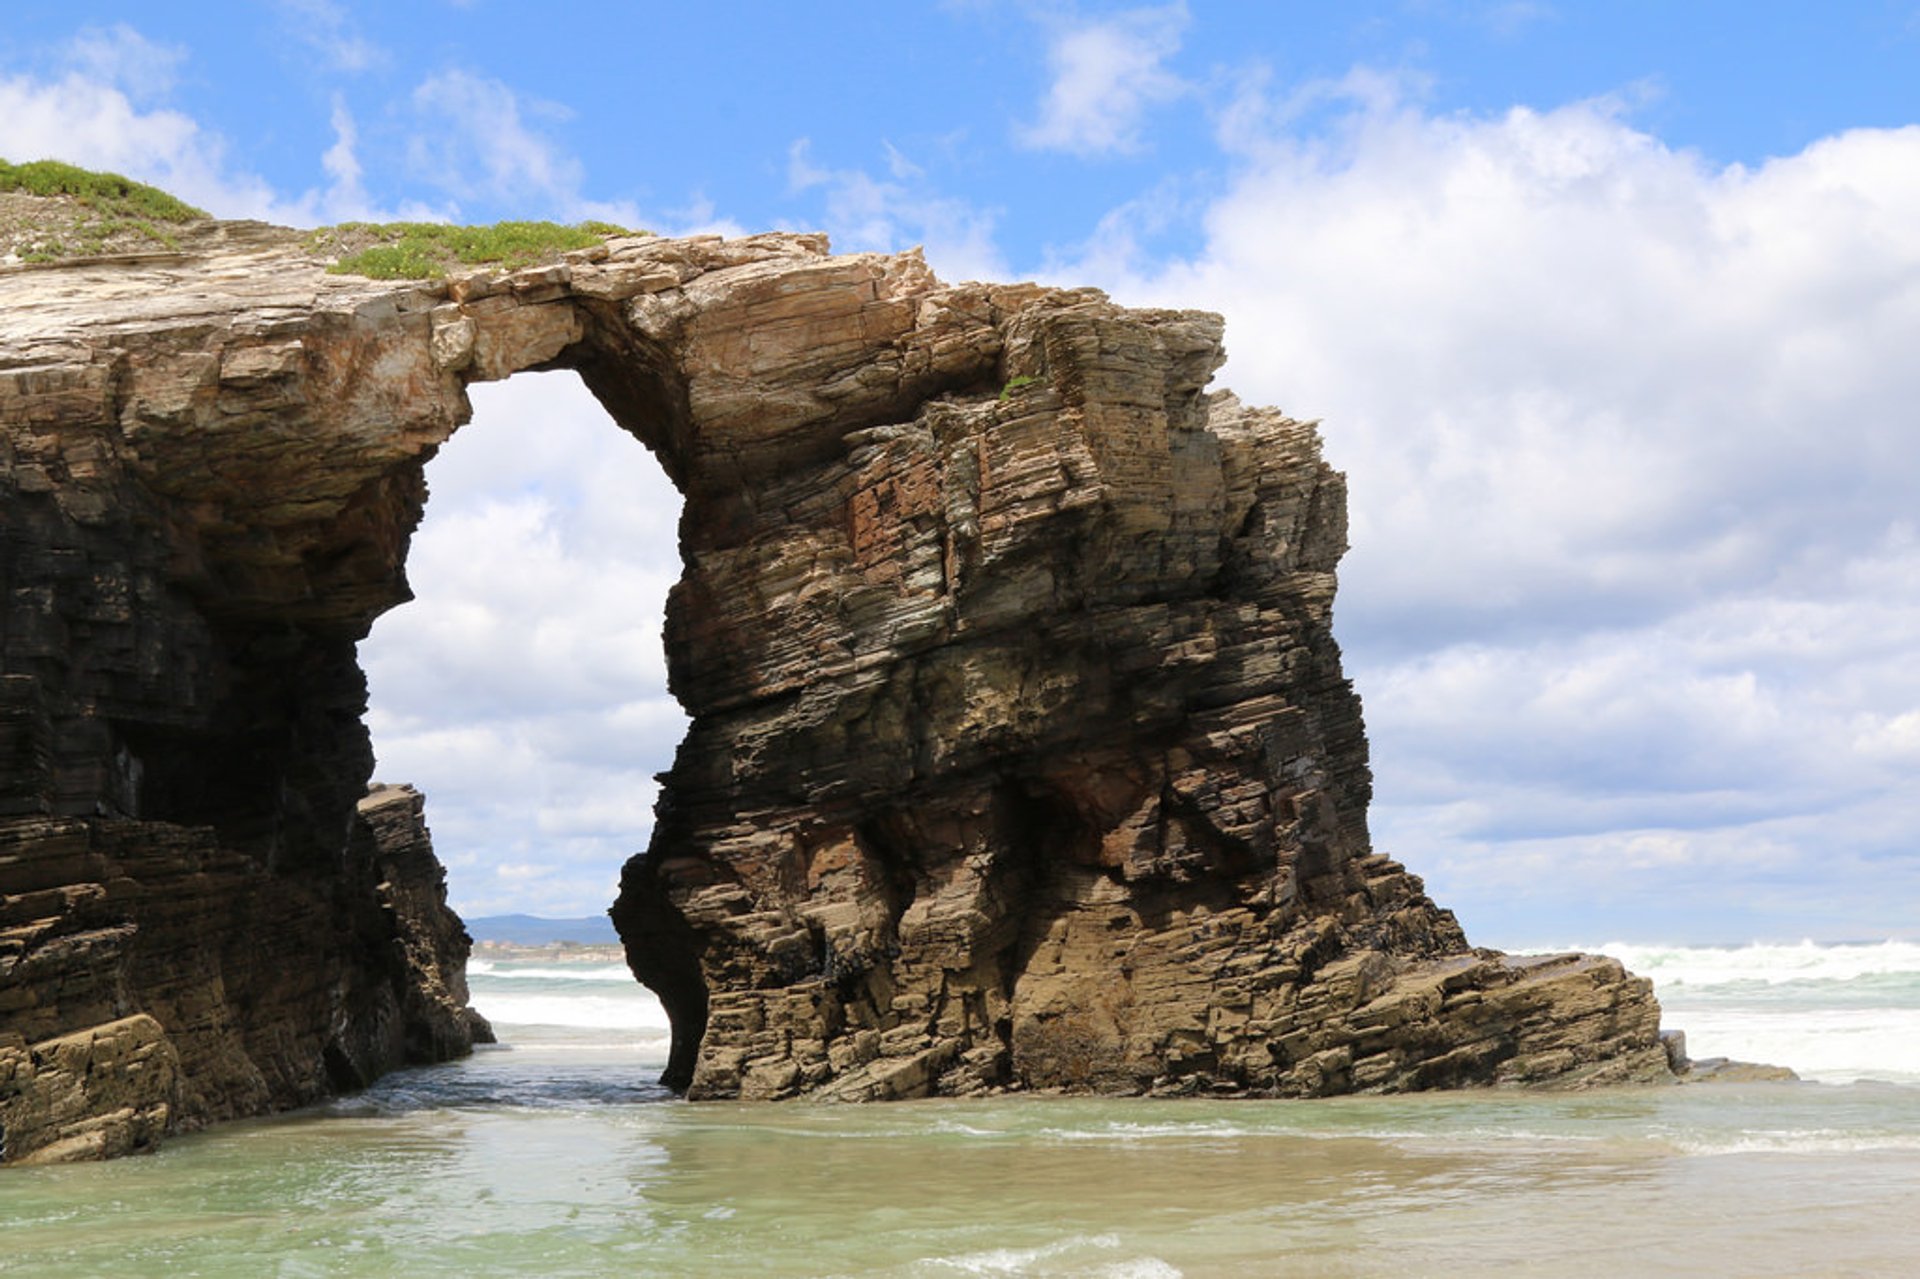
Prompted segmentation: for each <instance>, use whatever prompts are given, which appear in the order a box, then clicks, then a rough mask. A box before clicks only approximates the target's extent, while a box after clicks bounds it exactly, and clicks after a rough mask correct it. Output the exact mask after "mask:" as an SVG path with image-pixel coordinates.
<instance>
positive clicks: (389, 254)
mask: <svg viewBox="0 0 1920 1279" xmlns="http://www.w3.org/2000/svg"><path fill="white" fill-rule="evenodd" d="M647 234H650V232H646V231H629V230H628V229H627V228H625V227H620V226H615V225H613V224H612V223H611V222H581V223H578V224H576V225H574V226H562V225H560V224H559V223H557V222H496V223H494V224H493V225H492V226H451V225H448V224H447V223H444V222H342V223H341V224H340V225H339V226H330V227H322V228H320V229H319V230H318V231H315V232H313V234H312V235H310V236H308V237H307V247H308V248H310V249H312V250H313V251H314V252H315V253H319V254H321V255H323V256H334V255H338V257H339V260H338V261H337V262H335V263H333V264H332V265H331V266H329V267H328V268H327V270H329V271H331V272H332V273H333V274H335V275H364V276H369V277H371V278H373V279H376V280H427V279H438V278H439V277H441V276H443V275H445V274H446V273H447V270H448V268H450V267H452V266H454V265H456V264H459V265H466V266H492V267H498V268H499V269H501V270H503V271H514V270H518V269H519V268H521V267H524V266H533V265H535V264H536V263H540V262H550V261H553V260H554V259H556V258H558V257H559V256H560V255H561V254H563V253H568V252H571V251H572V250H574V249H584V248H588V247H590V246H592V245H595V244H599V243H601V242H602V241H604V240H606V239H607V238H608V237H609V236H616V235H647Z"/></svg>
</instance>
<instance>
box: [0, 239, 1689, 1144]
mask: <svg viewBox="0 0 1920 1279" xmlns="http://www.w3.org/2000/svg"><path fill="white" fill-rule="evenodd" d="M1220 340H1221V322H1220V320H1219V318H1218V317H1216V316H1213V315H1209V314H1206V313H1202V312H1190V311H1141V310H1128V309H1125V308H1122V307H1119V306H1116V305H1114V304H1112V303H1111V302H1109V301H1108V300H1107V299H1106V298H1105V297H1103V296H1102V295H1101V294H1099V293H1097V292H1094V291H1091V290H1059V289H1048V288H1041V287H1037V286H1033V285H1011V286H1008V285H990V284H963V285H957V286H947V285H943V284H941V283H940V282H939V281H937V280H936V279H935V278H934V277H933V276H932V275H931V274H930V273H929V272H928V270H927V268H926V267H925V266H924V264H923V263H922V262H921V260H920V258H919V257H918V256H917V255H915V254H904V255H895V256H881V255H872V254H859V255H848V256H830V255H829V254H828V252H827V246H826V243H825V241H824V239H823V238H821V237H817V236H795V235H766V236H754V237H749V238H744V239H734V240H722V239H718V238H712V237H704V238H694V239H687V240H664V239H653V238H643V237H634V238H626V239H616V240H613V241H611V242H609V243H608V244H607V245H605V246H602V247H599V248H595V249H589V250H585V251H581V252H577V253H573V254H570V255H568V256H567V257H566V258H565V259H564V260H563V261H560V262H557V263H554V264H551V265H547V266H541V267H534V268H529V269H524V270H520V271H517V272H512V273H505V274H502V273H488V272H475V273H473V274H470V275H466V276H462V277H458V278H454V279H452V280H450V281H421V282H378V281H373V280H367V279H361V278H357V277H352V276H344V275H333V274H328V273H326V271H325V270H324V264H323V263H322V262H320V261H318V260H316V259H314V258H313V257H312V256H311V255H310V253H309V252H308V251H307V249H306V248H305V247H304V241H303V240H302V239H301V237H300V236H298V235H297V234H296V233H293V232H289V231H285V230H281V229H278V228H271V227H266V226H261V225H258V224H241V223H210V224H205V225H202V226H200V227H197V228H192V229H189V230H187V231H184V232H182V233H181V249H180V251H179V252H178V253H173V254H165V255H145V256H133V257H124V258H118V259H113V260H94V261H77V262H68V263H63V264H58V265H55V266H50V267H44V268H37V269H22V268H13V269H7V270H4V271H0V427H3V428H4V433H3V434H0V515H3V516H4V534H3V537H4V553H3V554H0V597H4V601H5V611H4V614H0V627H3V628H4V629H0V653H3V655H4V667H3V668H0V670H3V673H0V894H4V896H3V897H0V983H4V984H3V985H0V1125H4V1126H5V1136H6V1143H7V1144H6V1147H5V1157H6V1158H11V1159H17V1158H20V1157H23V1156H31V1155H34V1154H36V1153H37V1154H38V1155H40V1156H44V1157H53V1156H54V1155H70V1154H77V1153H95V1152H109V1151H117V1150H123V1149H130V1148H133V1147H136V1146H139V1145H142V1144H145V1143H147V1142H149V1141H151V1140H152V1139H153V1137H154V1136H155V1135H156V1134H158V1133H161V1132H163V1131H165V1130H167V1129H169V1128H173V1127H179V1126H182V1125H192V1124H199V1123H204V1122H207V1121H209V1120H212V1119H217V1118H221V1117H225V1116H231V1115H239V1114H245V1113H252V1112H257V1111H262V1110H266V1109H271V1108H275V1107H282V1106H287V1105H292V1104H297V1103H300V1102H304V1101H306V1100H309V1099H311V1098H314V1097H317V1096H320V1095H322V1094H324V1093H326V1092H327V1091H329V1090H332V1089H338V1088H343V1087H350V1086H353V1085H355V1084H358V1083H362V1082H364V1081H365V1080H367V1079H369V1078H371V1077H372V1076H373V1075H375V1074H377V1073H378V1072H379V1071H381V1070H383V1069H386V1068H388V1067H390V1066H392V1065H394V1064H396V1063H398V1062H400V1061H405V1060H427V1059H433V1058H437V1057H443V1056H446V1055H449V1054H452V1053H457V1052H460V1051H463V1050H464V1049H465V1047H466V1045H467V1041H468V1036H469V1035H470V1034H471V1031H472V1028H471V1026H470V1024H469V1023H468V1021H467V1020H466V1019H465V1017H464V1016H463V1014H462V1006H463V1005H464V1002H465V999H464V991H463V990H462V989H461V985H460V979H459V976H458V972H459V968H460V963H461V961H462V960H463V959H464V937H463V935H462V934H461V932H460V929H459V926H458V922H457V921H456V920H454V919H453V918H452V916H451V915H449V914H448V913H447V912H446V911H445V908H444V906H443V904H442V901H443V895H442V890H441V888H440V882H439V879H440V872H439V869H438V866H437V864H436V863H434V862H433V861H432V859H431V854H430V852H428V851H427V850H426V847H425V843H424V833H423V830H422V828H421V827H420V825H419V822H420V809H419V800H418V798H417V797H416V796H413V795H412V794H411V793H410V792H405V791H392V790H386V791H376V792H375V793H374V794H373V795H372V796H370V797H368V798H366V799H363V798H362V797H363V796H364V795H366V783H367V780H368V777H369V774H370V772H371V766H372V761H371V753H370V750H369V747H368V740H367V734H366V730H365V728H364V727H363V725H362V722H361V717H362V714H363V711H364V709H365V685H364V681H363V679H362V677H361V674H360V671H359V669H358V667H357V666H356V664H355V660H354V645H355V642H356V641H357V640H359V639H360V638H361V637H362V636H364V635H365V634H366V633H367V630H368V628H369V626H370V625H371V623H372V621H373V619H374V618H375V617H376V616H377V615H379V614H380V613H381V612H383V611H384V610H386V609H388V608H390V607H392V606H394V605H396V604H398V603H400V602H402V601H403V600H405V599H406V598H407V588H406V581H405V577H404V573H403V565H404V560H405V556H406V551H407V544H408V538H409V535H410V533H411V531H412V529H413V528H414V527H415V525H416V523H417V521H418V520H419V518H420V514H421V510H422V503H423V502H424V500H425V497H426V490H425V484H424V481H423V479H422V466H423V465H424V463H425V462H426V460H427V459H428V458H429V457H431V456H432V454H433V452H434V450H435V448H436V447H437V446H438V445H439V444H440V443H441V442H442V441H444V440H445V439H446V438H447V437H448V436H449V435H450V434H451V433H452V432H453V431H454V430H455V429H456V428H457V427H458V426H459V424H460V423H461V422H463V421H464V420H465V419H466V417H467V415H468V407H467V402H466V397H465V392H464V388H465V386H466V385H467V384H468V383H470V382H473V381H479V380H487V379H494V378H501V377H505V376H508V375H509V374H512V373H514V372H516V371H519V370H522V369H547V368H561V367H565V368H572V369H575V370H578V372H579V374H580V375H581V377H582V378H583V379H584V380H585V381H586V383H587V385H588V386H589V387H590V388H591V389H592V391H593V392H594V393H595V394H596V395H597V396H598V398H599V399H600V401H601V402H602V403H603V404H604V405H605V406H606V408H607V409H608V411H609V413H610V414H611V415H612V417H613V419H614V421H615V422H617V423H618V424H619V426H620V427H622V428H624V429H626V430H628V431H629V432H631V433H632V434H634V435H635V436H637V437H638V438H639V439H641V440H642V441H643V442H645V443H646V444H647V445H648V447H650V448H651V449H653V450H654V452H655V453H656V454H657V455H658V457H659V459H660V461H661V463H662V464H663V466H664V468H665V469H666V471H667V473H668V474H669V475H670V476H671V477H672V478H673V480H674V482H675V483H676V484H677V485H678V487H679V488H680V490H681V492H682V493H683V494H684V496H685V499H686V505H685V514H684V517H683V521H682V526H681V538H680V541H681V551H682V555H683V558H684V561H685V565H686V571H685V576H684V578H683V579H682V581H681V582H680V584H679V585H678V586H677V587H676V588H675V589H674V591H673V594H672V597H671V599H670V602H669V607H668V641H667V642H668V665H669V670H670V680H671V687H672V690H673V692H674V694H675V695H676V696H677V697H678V698H679V699H680V701H681V702H682V703H683V704H684V706H685V707H686V709H687V710H688V712H689V713H690V714H691V716H692V718H693V723H692V727H691V730H690V732H689V735H688V738H687V740H686V741H685V743H684V744H683V745H682V746H681V748H680V751H679V754H678V757H677V759H676V760H675V763H674V766H673V769H672V772H671V773H670V774H669V775H668V777H667V779H666V784H665V788H664V792H663V798H662V800H661V802H660V807H659V814H658V823H657V827H656V831H655V835H654V838H653V843H652V845H651V847H650V849H649V850H648V851H647V852H646V853H645V854H644V855H642V856H638V857H636V858H634V859H633V860H632V861H631V862H629V863H628V865H627V868H626V872H625V875H624V878H623V883H622V889H621V894H620V898H619V900H618V902H617V903H616V904H615V906H614V909H613V915H614V920H615V923H616V925H617V926H618V928H619V930H620V933H621V936H622V938H623V940H624V941H625V944H626V948H627V953H628V956H629V960H630V963H631V965H632V967H633V970H634V972H635V973H636V974H637V975H638V977H639V978H640V979H641V980H643V981H644V982H646V983H647V984H648V985H649V986H651V987H652V988H653V989H654V990H655V991H657V992H658V993H659V995H660V996H661V999H662V1001H663V1002H664V1003H665V1005H666V1007H667V1009H668V1011H669V1013H670V1015H671V1017H672V1020H673V1024H674V1030H675V1046H674V1050H673V1058H672V1064H671V1067H670V1069H669V1071H668V1080H669V1082H671V1083H673V1084H674V1085H675V1086H677V1087H681V1088H685V1089H687V1090H688V1091H689V1092H690V1094H691V1095H693V1096H696V1097H730V1096H742V1097H767V1098H772V1097H785V1096H793V1095H798V1094H806V1095H814V1096H830V1097H843V1098H882V1097H905V1096H914V1095H920V1094H926V1093H935V1092H938V1093H966V1092H977V1091H982V1090H993V1089H1004V1088H1021V1087H1024V1088H1035V1089H1045V1088H1094V1089H1106V1090H1117V1091H1127V1092H1147V1091H1151V1092H1162V1093H1167V1092H1189V1091H1206V1092H1223V1093H1243V1094H1249V1095H1319V1094H1326V1093H1333V1092H1342V1091H1349V1090H1398V1089H1410V1088H1425V1087H1433V1086H1442V1085H1454V1084H1473V1083H1493V1082H1509V1081H1511V1082H1529V1083H1531V1082H1576V1081H1593V1080H1611V1079H1628V1078H1655V1077H1659V1078H1669V1077H1670V1075H1669V1073H1668V1067H1667V1063H1666V1057H1665V1053H1664V1051H1663V1049H1662V1048H1661V1046H1660V1044H1659V1041H1658V1029H1657V1024H1658V1010H1657V1008H1656V1006H1655V1004H1654V1001H1653V999H1652V997H1651V993H1650V988H1649V986H1648V984H1647V983H1646V982H1644V981H1641V980H1638V979H1635V978H1631V977H1629V976H1627V975H1626V974H1625V973H1624V972H1623V971H1622V970H1621V968H1620V967H1619V965H1618V964H1616V963H1614V962H1613V961H1611V960H1606V959H1601V958H1595V957H1590V956H1562V957H1556V958H1552V959H1542V960H1527V961H1519V960H1513V959H1509V958H1506V957H1503V956H1501V955H1499V954H1496V953H1493V952H1489V951H1483V950H1475V949H1472V948H1470V947H1469V946H1468V945H1467V943H1466V941H1465V939H1464V938H1463V937H1462V936H1461V933H1460V930H1459V928H1458V927H1457V926H1456V924H1455V922H1454V920H1453V918H1452V916H1451V915H1449V914H1448V913H1447V912H1445V911H1443V910H1440V909H1438V908H1437V907H1436V906H1435V905H1434V904H1433V903H1432V902H1431V901H1429V900H1428V898H1427V897H1426V895H1425V893H1424V891H1423V889H1422V887H1421V885H1420V882H1419V881H1418V880H1417V879H1416V878H1414V877H1413V876H1411V875H1409V874H1408V873H1407V872H1406V871H1404V870H1403V869H1402V868H1401V867H1400V866H1398V865H1397V864H1395V863H1394V862H1392V861H1390V860H1388V859H1387V858H1385V857H1383V856H1380V855H1378V854H1376V853H1374V852H1373V851H1371V849H1370V847H1369V843H1368V838H1367V828H1366V806H1367V801H1368V793H1369V785H1370V781H1369V774H1368V769H1367V755H1366V742H1365V738H1364V736H1363V733H1362V726H1361V721H1360V708H1359V703H1358V700H1357V699H1356V697H1355V695H1354V693H1353V690H1352V689H1351V687H1350V686H1349V685H1348V683H1347V681H1346V680H1345V679H1344V678H1343V676H1342V675H1341V671H1340V664H1339V651H1338V649H1337V647H1336V645H1335V643H1334V640H1333V637H1332V633H1331V629H1330V621H1329V615H1330V609H1331V605H1332V601H1333V591H1334V568H1335V564H1336V562H1337V560H1338V559H1339V556H1340V554H1341V553H1342V551H1343V549H1344V538H1345V513H1344V502H1345V494H1344V489H1343V485H1342V480H1341V477H1340V476H1339V475H1338V474H1337V473H1335V472H1334V471H1332V470H1330V469H1329V468H1328V467H1327V466H1326V464H1325V463H1324V462H1323V461H1322V460H1321V458H1320V454H1319V445H1318V440H1317V437H1316V434H1315V431H1314V428H1313V427H1312V426H1311V425H1310V424H1306V423H1301V422H1297V421H1293V420H1291V419H1289V418H1287V417H1285V416H1283V415H1281V414H1279V413H1277V412H1274V411H1272V410H1268V409H1255V408H1248V407H1246V406H1243V405H1241V404H1240V403H1239V402H1238V401H1236V400H1235V399H1234V398H1233V397H1232V396H1231V395H1228V394H1226V393H1224V392H1209V391H1208V390H1207V383H1208V381H1209V378H1210V376H1211V374H1212V372H1213V370H1214V369H1215V368H1217V367H1218V365H1219V364H1220V362H1221V360H1222V358H1223V357H1222V354H1221V346H1220ZM643 763H644V762H643V761H635V764H636V765H643ZM83 1077H84V1083H83V1082H80V1081H81V1080H82V1078H83Z"/></svg>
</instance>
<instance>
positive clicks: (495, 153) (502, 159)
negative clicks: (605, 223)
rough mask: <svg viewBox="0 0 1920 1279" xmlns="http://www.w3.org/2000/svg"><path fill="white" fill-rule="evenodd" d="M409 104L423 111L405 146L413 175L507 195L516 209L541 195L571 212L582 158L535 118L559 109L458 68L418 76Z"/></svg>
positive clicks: (464, 190)
mask: <svg viewBox="0 0 1920 1279" xmlns="http://www.w3.org/2000/svg"><path fill="white" fill-rule="evenodd" d="M413 106H414V109H415V111H416V112H417V113H418V114H419V115H420V116H422V117H423V118H424V125H423V127H422V129H421V130H420V131H419V132H418V133H416V134H415V135H414V138H413V140H412V143H411V145H410V148H409V161H410V165H411V168H412V170H413V172H414V175H415V176H416V177H417V178H419V179H421V180H422V181H425V182H429V183H431V184H433V185H436V186H440V187H442V188H444V189H445V190H447V191H449V192H451V193H453V194H454V195H455V196H469V197H470V196H474V195H482V196H487V197H492V198H497V199H507V200H511V201H512V202H514V203H515V204H516V205H517V206H518V207H520V208H522V209H525V208H527V207H528V206H529V205H530V204H537V203H541V202H544V203H545V204H546V205H548V206H549V207H550V208H551V209H553V210H554V211H556V212H558V213H560V214H561V215H562V216H567V217H571V216H574V210H575V208H576V206H577V205H579V203H580V195H579V191H580V182H581V177H582V170H581V167H580V162H579V161H578V160H576V159H575V158H574V157H573V156H572V155H571V154H569V153H568V152H567V151H566V150H565V149H564V148H562V147H561V146H560V145H559V144H558V143H557V142H555V141H554V140H553V139H552V138H550V137H548V136H547V135H546V134H545V133H544V132H543V130H542V129H541V127H540V123H539V122H540V120H541V119H543V118H544V119H546V120H549V121H550V120H555V119H560V118H564V115H565V111H564V108H561V107H558V106H557V105H555V104H553V103H546V102H541V101H538V100H532V99H527V100H523V99H522V98H521V96H520V95H519V94H518V93H517V92H516V91H515V90H514V89H513V88H511V87H510V86H508V85H507V84H504V83H502V82H501V81H499V80H493V79H488V78H486V77H483V76H477V75H474V74H472V73H471V72H467V71H458V70H456V71H443V72H440V73H438V74H436V75H432V76H429V77H427V78H426V79H425V80H423V81H421V82H420V84H419V85H418V86H417V87H416V88H415V89H414V91H413ZM581 216H584V215H581Z"/></svg>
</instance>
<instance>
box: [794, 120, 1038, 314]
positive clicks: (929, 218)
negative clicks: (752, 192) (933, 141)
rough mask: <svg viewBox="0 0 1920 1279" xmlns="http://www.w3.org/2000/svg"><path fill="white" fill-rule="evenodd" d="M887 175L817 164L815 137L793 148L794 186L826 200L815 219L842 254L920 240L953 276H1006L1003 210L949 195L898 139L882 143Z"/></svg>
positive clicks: (891, 249)
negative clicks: (998, 227) (1000, 231)
mask: <svg viewBox="0 0 1920 1279" xmlns="http://www.w3.org/2000/svg"><path fill="white" fill-rule="evenodd" d="M883 150H884V158H885V160H886V166H887V173H888V176H887V177H885V178H878V177H875V176H874V175H873V174H871V173H868V172H867V171H865V170H864V169H830V168H825V167H823V166H820V165H818V164H816V163H815V162H814V159H813V147H812V143H811V142H810V141H809V140H808V139H806V138H800V139H797V140H796V141H795V142H794V143H793V144H792V146H790V147H789V148H788V150H787V189H788V191H789V193H791V194H794V195H808V194H811V195H812V196H813V197H815V198H818V199H819V200H820V201H821V213H820V214H819V215H818V216H817V217H816V218H815V219H814V223H815V225H816V226H817V227H820V228H823V229H825V230H826V232H827V233H828V235H829V236H830V237H831V238H832V240H833V246H834V248H835V249H836V250H838V251H840V252H843V253H865V252H874V253H895V252H899V251H900V250H902V249H908V248H912V247H913V246H915V245H920V246H922V247H923V248H925V250H926V254H927V261H928V262H929V263H930V264H931V265H932V266H933V269H934V270H935V271H936V272H938V273H939V274H940V276H941V277H942V278H944V279H947V280H993V279H1005V278H1006V276H1007V274H1008V269H1007V264H1006V260H1005V259H1004V258H1003V257H1002V256H1001V254H1000V250H999V248H998V246H997V245H996V244H995V242H994V224H995V221H996V220H997V216H998V215H997V213H996V211H995V210H992V209H982V208H979V207H977V206H975V205H973V204H971V203H969V202H967V201H966V200H962V199H958V198H955V197H953V196H949V195H945V194H942V193H941V192H939V191H938V190H936V189H935V188H934V187H933V186H932V185H931V184H930V182H929V181H928V180H927V178H926V175H925V174H924V172H923V171H922V170H921V169H920V167H919V166H918V165H916V164H914V163H913V161H911V160H909V159H908V158H907V157H906V156H905V155H904V154H902V153H901V152H900V151H899V150H898V149H897V148H896V147H894V146H893V145H892V144H891V143H888V144H886V145H885V147H884V148H883Z"/></svg>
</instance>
